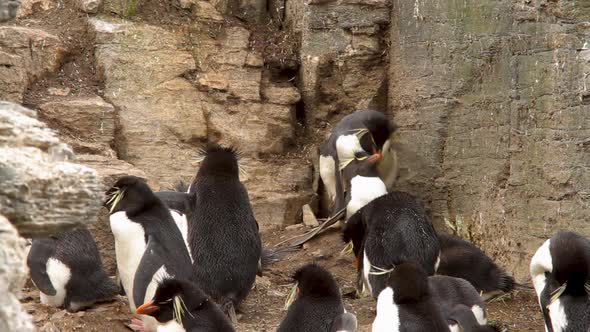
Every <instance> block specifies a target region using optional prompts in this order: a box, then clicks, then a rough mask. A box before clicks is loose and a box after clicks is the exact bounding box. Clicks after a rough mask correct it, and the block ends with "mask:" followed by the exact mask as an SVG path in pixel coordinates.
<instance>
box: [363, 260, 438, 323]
mask: <svg viewBox="0 0 590 332" xmlns="http://www.w3.org/2000/svg"><path fill="white" fill-rule="evenodd" d="M372 331H373V332H389V331H391V332H425V331H433V332H444V331H449V327H448V325H447V322H446V320H445V319H444V318H443V316H442V314H441V313H440V311H439V309H438V307H437V305H436V304H435V303H434V301H433V300H432V297H431V295H430V288H429V286H428V280H427V275H426V273H425V272H424V270H422V269H421V268H420V267H419V266H418V265H416V264H414V263H412V262H403V263H400V264H398V265H397V266H396V267H395V269H393V271H391V273H389V276H388V278H387V281H386V287H385V288H384V289H383V290H382V291H381V292H380V293H379V297H378V298H377V317H376V318H375V320H374V321H373V329H372Z"/></svg>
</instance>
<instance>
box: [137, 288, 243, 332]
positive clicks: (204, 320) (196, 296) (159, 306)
mask: <svg viewBox="0 0 590 332" xmlns="http://www.w3.org/2000/svg"><path fill="white" fill-rule="evenodd" d="M136 313H137V314H140V315H150V316H152V317H154V318H155V319H156V320H157V321H158V322H160V323H162V324H165V325H166V326H174V327H175V328H176V330H174V331H176V332H184V331H186V332H207V331H209V332H233V331H234V328H233V327H232V325H231V323H230V322H229V320H228V319H227V317H226V316H225V314H224V313H223V312H222V311H221V310H220V309H219V307H218V306H217V304H216V303H215V302H213V300H211V299H210V298H209V297H208V296H207V295H206V294H205V293H203V291H201V290H200V289H199V288H197V287H196V286H195V284H193V283H191V282H189V281H186V280H178V279H172V278H166V279H164V280H162V281H161V282H160V283H159V284H158V288H157V289H156V292H155V294H154V297H153V298H152V299H151V300H149V301H147V302H146V303H144V304H142V305H141V306H140V307H138V308H137V311H136ZM174 323H175V324H174ZM169 330H172V328H169Z"/></svg>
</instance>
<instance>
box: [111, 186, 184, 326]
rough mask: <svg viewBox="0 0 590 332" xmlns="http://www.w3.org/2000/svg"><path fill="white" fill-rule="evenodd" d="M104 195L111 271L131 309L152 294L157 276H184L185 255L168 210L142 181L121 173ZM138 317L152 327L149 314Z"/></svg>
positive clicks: (151, 319) (133, 309)
mask: <svg viewBox="0 0 590 332" xmlns="http://www.w3.org/2000/svg"><path fill="white" fill-rule="evenodd" d="M107 196H109V197H110V198H109V200H108V201H107V202H106V205H107V207H108V208H109V211H110V217H109V219H110V225H111V230H112V232H113V235H114V237H115V255H116V259H117V270H118V273H119V277H120V279H121V283H122V285H123V287H124V289H125V293H126V294H127V296H128V298H129V307H130V308H131V310H132V311H135V309H136V304H141V303H144V302H145V300H146V298H148V299H150V298H152V295H153V293H154V292H155V288H156V286H157V280H160V279H162V278H164V277H167V276H174V277H176V278H185V279H189V278H190V277H191V276H192V267H191V259H190V256H189V253H188V251H187V248H186V245H185V243H184V241H183V238H182V234H181V232H180V230H179V229H178V227H177V226H176V224H175V222H174V219H173V217H172V215H171V213H170V210H169V209H168V208H167V207H166V206H165V205H164V203H162V201H161V200H160V199H159V198H158V197H156V195H154V193H153V192H152V190H151V189H150V188H149V186H148V185H147V183H145V181H143V180H142V179H140V178H138V177H135V176H124V177H122V178H120V179H119V180H118V181H117V182H116V183H115V185H114V186H113V187H112V188H110V189H109V190H108V191H107ZM142 320H143V321H144V323H147V324H148V327H147V328H145V329H148V330H149V329H152V328H153V324H154V320H153V318H148V317H146V316H142ZM135 327H136V328H137V329H138V330H142V329H144V328H143V327H142V326H135Z"/></svg>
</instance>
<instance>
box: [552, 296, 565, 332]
mask: <svg viewBox="0 0 590 332" xmlns="http://www.w3.org/2000/svg"><path fill="white" fill-rule="evenodd" d="M548 309H549V316H550V317H551V325H552V326H553V332H562V331H565V329H566V328H567V317H566V315H565V308H564V307H563V305H562V304H561V301H560V300H559V299H557V300H555V301H553V303H551V304H550V305H549V306H548Z"/></svg>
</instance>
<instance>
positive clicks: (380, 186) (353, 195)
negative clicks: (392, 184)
mask: <svg viewBox="0 0 590 332" xmlns="http://www.w3.org/2000/svg"><path fill="white" fill-rule="evenodd" d="M385 194H387V188H386V187H385V183H383V181H382V180H381V179H380V178H378V177H365V176H360V175H357V176H355V177H354V178H352V180H350V202H348V205H347V206H346V218H347V219H348V218H350V217H351V216H352V215H353V214H354V213H355V212H356V211H358V210H359V209H360V208H362V207H363V206H365V205H367V204H368V203H369V202H371V201H372V200H374V199H375V198H377V197H380V196H383V195H385Z"/></svg>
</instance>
